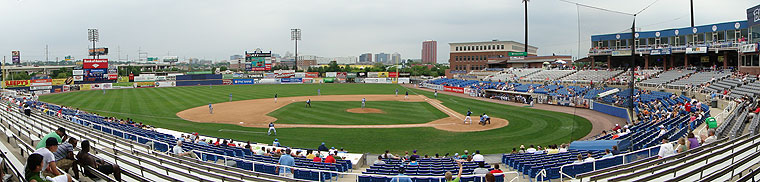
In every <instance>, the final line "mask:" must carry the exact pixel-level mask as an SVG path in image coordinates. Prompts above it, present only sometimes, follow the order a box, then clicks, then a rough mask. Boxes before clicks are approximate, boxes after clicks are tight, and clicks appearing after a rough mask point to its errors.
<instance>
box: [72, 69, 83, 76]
mask: <svg viewBox="0 0 760 182" xmlns="http://www.w3.org/2000/svg"><path fill="white" fill-rule="evenodd" d="M71 75H84V70H74V71H72V74H71Z"/></svg>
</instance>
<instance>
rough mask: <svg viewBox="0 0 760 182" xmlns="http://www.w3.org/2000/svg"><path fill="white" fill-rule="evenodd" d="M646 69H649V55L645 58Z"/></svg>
mask: <svg viewBox="0 0 760 182" xmlns="http://www.w3.org/2000/svg"><path fill="white" fill-rule="evenodd" d="M644 69H649V55H646V56H644Z"/></svg>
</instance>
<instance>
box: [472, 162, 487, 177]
mask: <svg viewBox="0 0 760 182" xmlns="http://www.w3.org/2000/svg"><path fill="white" fill-rule="evenodd" d="M477 163H478V168H475V170H473V171H472V174H488V173H489V171H488V168H487V167H486V163H485V162H477Z"/></svg>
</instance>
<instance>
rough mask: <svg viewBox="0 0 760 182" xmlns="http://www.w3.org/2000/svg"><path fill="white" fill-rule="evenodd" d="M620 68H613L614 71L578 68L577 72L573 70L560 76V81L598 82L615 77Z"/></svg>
mask: <svg viewBox="0 0 760 182" xmlns="http://www.w3.org/2000/svg"><path fill="white" fill-rule="evenodd" d="M622 72H623V71H622V70H615V71H608V70H580V71H578V72H575V73H573V74H571V75H569V76H566V77H564V78H562V79H561V80H562V82H565V83H572V82H577V83H589V82H596V83H600V82H602V81H605V80H608V79H610V78H612V77H615V76H617V75H619V74H620V73H622Z"/></svg>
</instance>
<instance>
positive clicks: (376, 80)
mask: <svg viewBox="0 0 760 182" xmlns="http://www.w3.org/2000/svg"><path fill="white" fill-rule="evenodd" d="M364 83H390V82H388V79H385V78H364Z"/></svg>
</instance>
